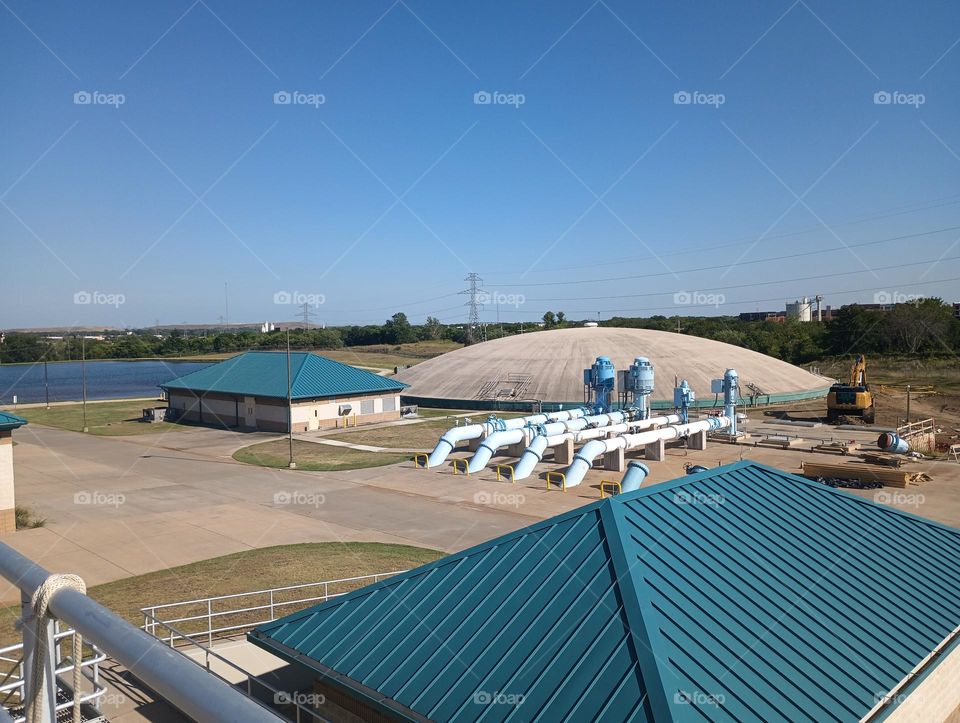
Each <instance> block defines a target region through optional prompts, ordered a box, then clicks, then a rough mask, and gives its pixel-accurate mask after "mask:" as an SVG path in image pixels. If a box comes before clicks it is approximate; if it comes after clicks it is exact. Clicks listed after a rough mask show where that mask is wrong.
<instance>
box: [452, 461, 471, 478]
mask: <svg viewBox="0 0 960 723" xmlns="http://www.w3.org/2000/svg"><path fill="white" fill-rule="evenodd" d="M461 464H462V465H463V473H464V474H465V475H466V476H467V477H469V476H470V463H469V462H468V461H467V460H465V459H455V460H453V473H454V474H460V472H459V469H460V465H461Z"/></svg>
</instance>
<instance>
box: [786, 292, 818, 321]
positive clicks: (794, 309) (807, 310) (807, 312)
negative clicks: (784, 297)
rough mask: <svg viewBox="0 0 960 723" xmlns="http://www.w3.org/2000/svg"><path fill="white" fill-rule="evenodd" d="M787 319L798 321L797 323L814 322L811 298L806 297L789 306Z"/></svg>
mask: <svg viewBox="0 0 960 723" xmlns="http://www.w3.org/2000/svg"><path fill="white" fill-rule="evenodd" d="M786 314H787V318H789V319H796V320H797V321H813V301H811V300H810V298H809V297H807V296H804V297H803V298H802V299H797V300H796V301H794V302H793V303H792V304H791V303H788V304H787V311H786Z"/></svg>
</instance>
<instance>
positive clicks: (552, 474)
mask: <svg viewBox="0 0 960 723" xmlns="http://www.w3.org/2000/svg"><path fill="white" fill-rule="evenodd" d="M554 477H559V478H560V486H561V488H562V489H563V491H564V492H566V491H567V476H566V475H565V474H564V473H563V472H547V489H548V490H549V489H550V483H551V482H553V479H554Z"/></svg>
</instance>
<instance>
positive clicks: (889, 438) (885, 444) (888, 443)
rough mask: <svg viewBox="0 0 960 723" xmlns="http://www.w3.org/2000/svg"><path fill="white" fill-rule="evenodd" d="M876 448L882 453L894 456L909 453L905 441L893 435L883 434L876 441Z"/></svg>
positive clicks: (908, 447) (889, 433) (908, 446)
mask: <svg viewBox="0 0 960 723" xmlns="http://www.w3.org/2000/svg"><path fill="white" fill-rule="evenodd" d="M877 446H878V447H879V448H880V449H882V450H883V451H884V452H893V453H894V454H906V453H907V452H909V451H910V445H909V444H908V443H907V440H905V439H903V438H902V437H899V436H897V435H896V434H893V433H892V432H884V433H883V434H881V435H880V437H879V438H878V439H877Z"/></svg>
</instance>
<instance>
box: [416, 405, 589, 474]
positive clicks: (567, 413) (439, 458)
mask: <svg viewBox="0 0 960 723" xmlns="http://www.w3.org/2000/svg"><path fill="white" fill-rule="evenodd" d="M588 413H589V410H587V409H583V408H582V407H577V408H576V409H567V410H561V411H559V412H550V413H549V414H531V415H529V416H527V417H515V418H514V419H496V418H492V419H489V420H487V421H486V422H484V423H483V424H465V425H463V426H461V427H451V428H450V429H448V430H447V431H446V432H445V433H444V435H443V436H442V437H440V441H439V442H437V446H436V447H434V448H433V451H432V452H431V453H430V454H429V456H428V457H427V467H436V466H437V465H440V464H443V462H444V461H445V460H446V459H447V456H448V455H449V454H450V452H452V451H453V449H454V448H455V447H456V446H457V444H458V443H459V442H463V441H466V440H470V439H477V438H478V437H483V436H485V435H489V434H493V433H494V432H499V431H503V430H508V429H519V428H521V427H525V426H527V425H528V424H543V423H545V422H555V421H561V420H566V419H577V418H578V417H585V416H586V415H587V414H588Z"/></svg>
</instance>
